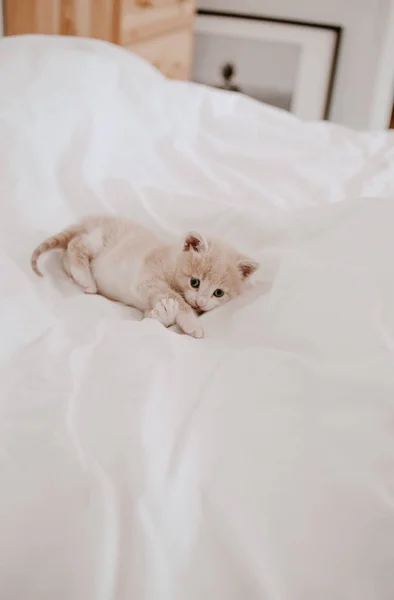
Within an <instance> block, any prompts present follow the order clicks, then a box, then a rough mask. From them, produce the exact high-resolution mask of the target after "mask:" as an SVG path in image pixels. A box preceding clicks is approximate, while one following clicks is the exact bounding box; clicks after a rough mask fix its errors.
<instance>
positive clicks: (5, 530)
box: [0, 37, 394, 600]
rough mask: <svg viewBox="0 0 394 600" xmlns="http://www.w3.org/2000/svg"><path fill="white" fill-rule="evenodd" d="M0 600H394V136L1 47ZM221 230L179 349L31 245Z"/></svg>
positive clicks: (122, 65) (126, 63)
mask: <svg viewBox="0 0 394 600" xmlns="http://www.w3.org/2000/svg"><path fill="white" fill-rule="evenodd" d="M0 149H1V155H0V156H1V164H0V207H1V212H0V288H1V294H0V307H1V310H0V365H1V371H0V597H1V598H2V600H26V599H27V598H28V599H29V600H54V599H56V600H130V599H131V598H133V599H134V598H135V599H138V600H186V599H187V600H207V599H218V600H219V599H220V600H262V599H264V600H373V599H374V600H392V598H394V568H393V567H394V436H393V424H394V360H393V351H394V267H393V257H394V234H393V231H394V200H393V195H394V162H393V161H394V139H393V137H392V136H390V135H388V134H383V133H380V134H360V133H353V132H351V131H348V130H346V129H343V128H340V127H337V126H333V125H329V124H325V123H316V124H304V123H301V122H299V121H298V120H297V119H295V118H294V117H292V116H290V115H288V114H286V113H284V112H280V111H278V110H275V109H273V108H269V107H266V106H263V105H261V104H258V103H256V102H253V101H251V100H249V99H247V98H244V97H242V96H240V95H231V94H227V93H224V92H219V91H213V90H209V89H206V88H203V87H198V86H195V85H192V84H187V83H175V82H169V81H166V80H165V79H164V78H163V77H162V76H161V75H159V74H158V73H157V72H156V71H155V70H154V69H153V68H152V67H150V66H149V65H147V64H145V63H144V62H142V61H141V60H139V59H137V58H136V57H134V56H133V55H132V54H130V53H128V52H126V51H124V50H121V49H118V48H116V47H113V46H110V45H107V44H104V43H101V42H95V41H89V40H81V39H80V40H77V39H71V38H68V39H60V38H44V37H36V38H35V37H25V38H19V39H17V38H6V39H4V40H2V41H1V42H0ZM100 212H116V213H121V214H125V215H128V216H131V217H134V218H135V219H137V220H139V221H140V222H142V223H144V224H146V225H148V226H149V227H152V228H154V229H156V230H157V231H158V232H160V233H162V235H164V236H167V235H168V236H174V235H179V234H181V233H182V232H183V231H186V230H189V229H199V230H201V231H203V232H206V233H215V234H218V235H223V236H224V237H226V238H228V239H230V240H231V241H232V242H233V243H235V244H237V245H238V246H240V248H241V249H242V250H244V251H247V252H250V253H252V254H253V255H254V256H256V257H257V258H259V259H260V260H261V261H262V268H261V272H260V278H259V281H258V282H257V284H256V288H255V289H254V290H253V291H252V292H251V293H250V294H249V295H247V296H245V297H244V298H241V299H238V300H236V301H234V302H233V303H229V304H228V305H227V306H226V307H224V308H223V309H222V310H217V311H213V312H212V313H210V314H207V315H205V316H204V317H202V319H203V321H204V329H205V331H206V339H204V340H194V339H191V338H188V337H186V336H182V335H179V334H178V333H177V332H175V331H168V330H165V329H164V328H163V327H161V326H160V325H159V324H158V323H155V322H153V321H149V320H145V321H143V322H141V321H140V316H139V314H138V312H137V311H135V310H133V309H130V308H126V307H122V306H120V305H117V304H115V303H110V302H108V301H107V300H105V299H104V298H101V297H99V296H95V297H89V296H84V295H83V294H82V293H81V291H80V290H79V289H77V288H76V287H75V286H73V284H72V283H70V282H69V281H68V279H67V278H66V277H65V275H64V274H63V273H62V270H61V266H60V262H59V257H58V255H57V254H56V253H52V254H51V255H48V256H46V257H45V258H44V257H43V259H42V262H41V263H40V264H41V268H42V270H43V272H44V273H45V277H44V279H42V280H40V279H38V278H37V277H36V276H35V275H34V274H33V273H32V272H31V270H30V265H29V259H30V253H31V251H32V250H33V248H34V247H35V246H36V244H38V243H39V242H40V241H42V239H43V238H44V237H45V236H47V235H49V234H52V233H54V232H56V231H57V230H59V229H61V228H62V227H64V226H65V225H67V224H68V223H70V222H72V221H74V220H75V219H76V218H78V217H80V216H82V215H86V214H91V213H100Z"/></svg>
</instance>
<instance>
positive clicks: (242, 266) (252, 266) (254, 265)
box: [237, 258, 259, 279]
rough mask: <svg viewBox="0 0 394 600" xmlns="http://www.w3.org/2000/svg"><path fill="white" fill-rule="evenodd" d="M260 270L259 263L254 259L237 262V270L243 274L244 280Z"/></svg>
mask: <svg viewBox="0 0 394 600" xmlns="http://www.w3.org/2000/svg"><path fill="white" fill-rule="evenodd" d="M258 268H259V263H258V262H257V261H256V260H253V258H240V259H239V261H238V262H237V269H238V271H239V272H240V273H241V277H242V279H247V278H248V277H250V276H251V275H253V273H254V272H255V271H257V269H258Z"/></svg>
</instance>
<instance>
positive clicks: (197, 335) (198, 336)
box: [189, 327, 204, 339]
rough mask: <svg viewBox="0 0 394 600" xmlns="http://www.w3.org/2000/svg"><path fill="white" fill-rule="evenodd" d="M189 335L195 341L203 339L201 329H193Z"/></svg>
mask: <svg viewBox="0 0 394 600" xmlns="http://www.w3.org/2000/svg"><path fill="white" fill-rule="evenodd" d="M189 335H191V336H192V337H194V338H196V339H201V338H203V337H204V330H203V328H202V327H197V329H193V331H191V333H189Z"/></svg>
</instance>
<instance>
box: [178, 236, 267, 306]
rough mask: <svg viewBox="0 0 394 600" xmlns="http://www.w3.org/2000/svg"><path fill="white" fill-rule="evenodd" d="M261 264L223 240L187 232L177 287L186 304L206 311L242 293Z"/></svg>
mask: <svg viewBox="0 0 394 600" xmlns="http://www.w3.org/2000/svg"><path fill="white" fill-rule="evenodd" d="M257 268H258V263H257V262H256V261H255V260H252V259H251V258H248V257H247V256H243V255H241V254H240V253H239V252H238V251H237V250H235V248H232V247H231V246H229V245H228V244H226V243H225V242H223V241H221V240H215V239H210V240H207V239H205V238H204V237H203V236H202V235H201V234H199V233H197V232H191V233H188V234H187V235H186V236H185V238H184V242H183V249H182V252H181V253H180V255H179V257H178V262H177V268H176V275H175V278H176V284H177V287H178V288H179V289H180V291H181V293H182V295H183V297H184V298H185V300H186V302H187V303H188V304H190V306H192V307H193V308H194V309H195V310H196V311H197V312H200V313H201V312H206V311H208V310H212V308H215V307H216V306H219V305H221V304H224V303H225V302H228V301H229V300H231V298H234V296H238V295H239V294H241V293H242V291H243V289H244V287H245V282H246V281H247V279H248V278H249V277H250V275H252V273H254V272H255V271H256V269H257Z"/></svg>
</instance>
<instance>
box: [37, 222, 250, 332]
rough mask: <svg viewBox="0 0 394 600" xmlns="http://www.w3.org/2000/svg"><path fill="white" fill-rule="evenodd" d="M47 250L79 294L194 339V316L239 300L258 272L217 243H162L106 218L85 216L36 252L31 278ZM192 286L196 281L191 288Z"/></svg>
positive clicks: (197, 238)
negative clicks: (58, 251) (59, 257)
mask: <svg viewBox="0 0 394 600" xmlns="http://www.w3.org/2000/svg"><path fill="white" fill-rule="evenodd" d="M55 248H62V249H63V250H64V254H63V266H64V269H65V271H66V272H67V273H68V274H69V276H70V277H71V278H72V279H73V280H74V281H75V282H76V283H77V284H78V285H80V286H81V287H82V288H83V289H84V291H85V292H86V293H88V294H95V293H97V292H99V293H100V294H102V295H103V296H106V297H107V298H109V299H111V300H117V301H119V302H123V303H124V304H127V305H130V306H134V307H136V308H138V309H140V310H141V311H142V312H143V313H144V315H145V317H149V318H152V319H156V320H157V321H160V323H162V324H163V325H164V326H165V327H169V326H171V325H173V324H174V323H177V324H178V325H179V327H180V328H181V329H182V330H183V331H184V332H185V333H186V334H188V335H191V336H193V337H196V338H201V337H203V335H204V332H203V329H202V327H201V325H200V323H199V320H198V317H197V313H201V312H206V311H209V310H212V309H213V308H215V307H216V306H219V305H221V304H224V303H225V302H227V301H228V300H230V299H231V298H233V297H234V296H237V295H239V294H240V293H242V291H243V289H244V284H245V281H246V280H247V278H248V277H249V276H250V275H251V274H252V273H253V272H254V271H255V270H256V269H257V267H258V264H257V262H256V261H254V260H252V259H250V258H248V257H245V256H243V255H241V254H240V253H239V252H238V251H237V250H235V248H233V247H232V246H230V245H229V244H227V243H226V242H224V241H222V240H219V239H215V238H209V239H206V238H204V237H203V236H202V235H201V234H199V233H196V232H191V233H188V234H187V235H186V236H185V237H184V239H183V240H182V243H174V244H166V243H163V242H162V241H160V240H159V239H158V238H157V237H156V236H155V235H154V234H153V233H152V232H150V231H149V230H147V229H145V228H144V227H141V226H140V225H138V224H136V223H134V222H133V221H131V220H128V219H124V218H120V217H111V216H102V217H88V218H86V219H84V220H83V221H81V223H80V224H77V225H74V226H73V227H71V228H69V229H66V230H65V231H63V232H61V233H60V234H58V235H56V236H53V237H52V238H49V239H48V240H46V241H45V242H43V243H42V244H41V245H40V246H38V248H37V249H36V250H35V251H34V252H33V255H32V259H31V263H32V268H33V270H34V271H35V272H36V273H37V274H38V275H41V273H40V271H39V270H38V267H37V261H38V258H39V256H40V255H41V254H43V253H44V252H47V251H48V250H52V249H55ZM192 279H194V280H199V285H198V287H197V288H196V287H193V286H192V284H191V280H192ZM194 284H195V285H196V281H194ZM217 290H222V292H223V296H222V297H216V296H215V295H214V293H215V291H217ZM216 293H218V292H216Z"/></svg>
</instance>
